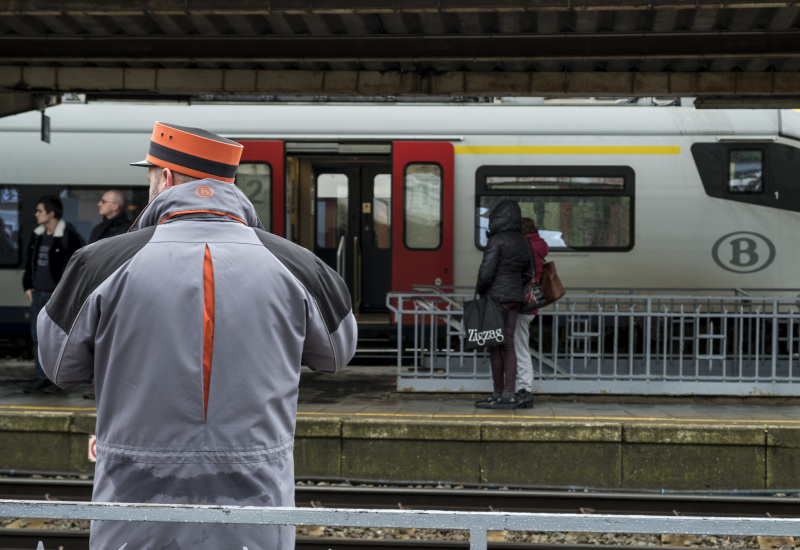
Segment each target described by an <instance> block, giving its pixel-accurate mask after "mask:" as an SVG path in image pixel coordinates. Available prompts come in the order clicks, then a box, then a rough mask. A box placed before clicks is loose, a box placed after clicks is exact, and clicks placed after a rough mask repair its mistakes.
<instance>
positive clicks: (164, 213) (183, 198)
mask: <svg viewBox="0 0 800 550" xmlns="http://www.w3.org/2000/svg"><path fill="white" fill-rule="evenodd" d="M210 218H213V219H224V220H230V221H236V222H239V223H242V224H244V225H247V226H248V227H257V228H259V229H264V226H263V225H261V220H259V219H258V215H257V214H256V211H255V208H253V205H252V204H251V203H250V201H249V200H248V199H247V197H246V196H245V194H244V193H242V191H241V190H240V189H239V188H238V187H236V186H235V185H234V184H232V183H225V182H223V181H218V180H213V179H203V180H197V181H190V182H186V183H182V184H180V185H176V186H174V187H170V188H169V189H167V190H165V191H162V192H161V193H159V194H158V196H157V197H156V198H155V199H153V200H152V201H151V202H150V204H148V205H147V206H146V207H145V208H144V210H142V212H141V214H139V217H138V218H136V221H135V222H133V226H131V228H130V230H129V231H130V232H133V231H137V230H139V229H143V228H145V227H150V226H154V225H160V224H161V223H169V222H171V221H177V220H181V219H210Z"/></svg>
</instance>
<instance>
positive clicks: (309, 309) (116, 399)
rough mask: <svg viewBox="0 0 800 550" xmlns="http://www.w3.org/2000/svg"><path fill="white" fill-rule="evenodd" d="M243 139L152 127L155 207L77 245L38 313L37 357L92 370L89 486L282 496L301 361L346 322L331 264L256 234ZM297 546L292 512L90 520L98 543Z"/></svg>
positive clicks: (239, 497)
mask: <svg viewBox="0 0 800 550" xmlns="http://www.w3.org/2000/svg"><path fill="white" fill-rule="evenodd" d="M241 149H242V147H241V145H239V144H238V143H235V142H232V141H229V140H227V139H225V138H222V137H220V136H217V135H216V134H212V133H210V132H207V131H205V130H200V129H197V128H188V127H182V126H177V125H174V124H165V123H156V126H155V129H154V131H153V136H152V140H151V142H150V150H149V153H148V155H147V159H146V161H142V162H140V163H135V164H136V165H139V166H147V167H148V180H149V182H150V198H151V202H150V204H149V205H148V206H147V207H146V208H145V209H144V210H143V212H142V214H141V215H140V216H139V218H138V219H137V220H136V222H135V223H134V225H133V226H132V227H131V229H130V232H129V233H127V234H125V235H121V236H119V237H117V238H115V239H106V240H101V241H98V242H97V243H95V244H92V245H89V246H87V247H85V248H83V249H82V250H80V251H79V252H78V253H77V254H76V255H75V256H74V257H73V259H72V261H71V262H70V264H69V266H68V268H67V270H66V273H65V274H64V277H63V278H62V280H61V282H60V284H59V285H58V287H57V288H56V290H55V292H54V294H53V297H52V298H51V300H50V301H49V302H48V304H47V306H46V308H45V309H44V310H43V311H42V313H41V314H40V315H39V319H38V328H39V331H40V332H39V334H40V337H39V342H40V346H39V350H40V356H41V361H42V365H43V367H44V369H45V371H46V373H47V375H48V376H49V377H50V379H51V380H53V382H55V383H56V384H58V385H59V386H63V387H67V386H72V385H74V384H78V383H80V382H82V381H85V380H87V379H89V378H90V377H91V376H92V375H94V378H95V388H96V394H97V429H96V434H97V466H96V471H95V486H94V495H93V500H94V501H99V502H148V503H179V504H215V505H252V506H293V505H294V463H293V457H292V448H293V442H294V430H295V418H296V412H297V394H298V382H299V377H300V364H301V362H302V363H303V364H305V365H307V366H308V367H310V368H312V369H314V370H318V371H325V372H336V371H338V370H339V369H340V368H342V367H343V366H344V365H346V364H347V363H348V362H349V361H350V359H351V358H352V356H353V354H354V352H355V345H356V336H357V329H356V323H355V319H354V317H353V313H352V310H351V306H350V303H351V302H350V296H349V294H348V291H347V288H346V286H345V284H344V282H343V281H342V280H341V278H340V277H339V276H338V275H337V274H336V273H335V272H334V271H332V270H331V269H330V268H328V267H327V266H326V265H325V264H324V263H323V262H321V261H320V260H319V259H318V258H316V257H315V256H314V255H313V254H312V253H310V252H308V251H307V250H305V249H304V248H301V247H299V246H297V245H294V244H292V243H290V242H289V241H286V240H284V239H281V238H279V237H276V236H274V235H272V234H270V233H267V232H266V231H264V230H263V227H262V225H261V222H260V221H259V220H258V217H257V216H256V213H255V211H254V209H253V206H252V205H251V204H250V202H249V201H248V200H247V198H246V197H245V195H244V194H243V193H242V192H241V191H240V190H239V189H238V188H236V187H235V186H234V185H232V182H233V180H234V177H235V173H236V167H237V166H238V162H239V158H240V156H241ZM123 544H127V547H126V550H136V549H140V548H148V549H151V548H153V549H165V550H166V549H178V548H214V549H222V548H226V549H227V548H230V549H236V550H241V549H242V547H247V548H248V549H249V550H255V549H257V548H258V549H260V548H277V549H291V548H294V527H293V526H251V525H227V526H224V525H211V524H198V525H192V524H180V523H141V524H135V523H129V522H125V521H119V522H109V521H102V522H101V521H98V522H94V523H93V525H92V538H91V548H93V549H102V550H109V549H117V548H120V547H121V546H122V545H123Z"/></svg>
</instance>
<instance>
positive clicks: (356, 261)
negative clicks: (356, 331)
mask: <svg viewBox="0 0 800 550" xmlns="http://www.w3.org/2000/svg"><path fill="white" fill-rule="evenodd" d="M353 311H354V312H355V313H359V312H360V311H361V247H360V246H359V245H358V237H353Z"/></svg>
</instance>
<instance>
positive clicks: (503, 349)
mask: <svg viewBox="0 0 800 550" xmlns="http://www.w3.org/2000/svg"><path fill="white" fill-rule="evenodd" d="M521 229H522V213H521V211H520V208H519V205H518V204H517V203H516V202H514V201H503V202H501V203H500V204H498V205H497V206H496V207H495V208H494V209H493V210H492V212H491V214H489V240H488V242H487V243H486V248H485V249H484V251H483V261H482V262H481V266H480V268H479V269H478V285H477V287H476V291H477V292H478V294H481V295H484V294H489V296H491V297H492V298H494V299H495V300H497V302H498V303H499V304H500V310H501V312H502V314H503V334H504V336H505V340H504V341H503V345H502V346H495V347H492V348H490V349H489V360H490V361H491V364H492V380H493V382H494V391H493V393H492V396H491V397H489V398H488V399H484V400H481V401H478V402H477V403H475V406H477V407H479V408H491V409H515V408H516V407H517V403H516V400H515V399H514V385H515V382H516V378H517V354H516V351H515V349H514V331H515V329H516V326H517V315H519V309H520V305H521V303H522V287H523V286H524V285H525V283H526V282H527V280H528V278H529V275H527V273H529V272H530V261H531V252H530V246H529V245H528V241H527V239H525V237H523V236H522V233H521Z"/></svg>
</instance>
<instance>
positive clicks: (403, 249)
mask: <svg viewBox="0 0 800 550" xmlns="http://www.w3.org/2000/svg"><path fill="white" fill-rule="evenodd" d="M242 143H243V145H244V152H243V153H242V161H241V163H240V166H239V170H238V172H237V177H236V185H238V186H239V187H240V188H242V190H243V191H244V192H245V194H247V196H248V197H249V198H250V200H251V201H253V204H254V205H256V210H257V212H258V214H259V216H260V217H261V220H262V222H263V223H264V226H265V227H266V228H267V230H268V231H271V232H273V233H275V234H276V235H280V236H282V237H286V238H287V239H289V240H291V241H292V242H295V243H297V244H299V245H301V246H304V247H305V248H307V249H309V250H312V251H313V252H314V253H315V254H316V255H317V256H318V257H319V258H321V259H322V260H323V261H325V262H326V263H327V264H328V265H330V266H331V267H332V268H334V269H336V270H337V271H338V272H339V273H340V274H341V275H342V278H343V279H344V280H345V281H346V283H347V286H348V289H349V290H350V292H351V294H352V296H353V309H354V311H355V312H356V313H357V314H365V313H366V314H371V313H379V312H386V311H387V309H386V294H387V293H388V292H390V291H409V290H411V289H412V286H414V285H428V286H433V285H441V286H449V285H452V284H453V215H454V214H453V213H454V206H453V200H454V190H453V186H454V178H453V161H454V156H453V146H452V144H450V143H448V142H393V143H392V144H391V146H389V144H373V143H370V144H366V145H359V144H347V145H343V144H335V143H322V144H318V143H304V142H291V143H285V144H284V143H283V142H279V141H274V142H266V141H244V142H242ZM344 151H347V154H343V152H344ZM337 153H338V154H337ZM364 318H365V316H364V315H362V317H361V318H360V320H359V322H362V321H363V320H364Z"/></svg>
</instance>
